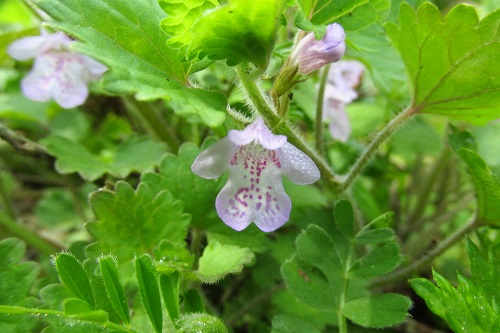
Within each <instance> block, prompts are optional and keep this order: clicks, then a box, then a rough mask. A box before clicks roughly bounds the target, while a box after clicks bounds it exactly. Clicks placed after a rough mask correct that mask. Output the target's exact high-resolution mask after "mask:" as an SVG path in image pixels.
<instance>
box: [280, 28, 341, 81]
mask: <svg viewBox="0 0 500 333" xmlns="http://www.w3.org/2000/svg"><path fill="white" fill-rule="evenodd" d="M345 37H346V36H345V32H344V29H343V28H342V27H341V26H340V25H339V24H337V23H333V24H330V25H329V26H328V27H327V30H326V34H325V36H323V38H322V39H321V40H319V41H318V40H316V39H315V38H314V34H313V33H312V32H311V33H309V34H308V35H307V36H306V37H304V38H303V39H302V40H301V41H300V42H299V43H298V44H297V47H296V49H295V50H294V51H293V52H292V54H291V56H290V59H291V61H292V63H295V64H298V65H299V69H298V73H299V74H309V73H311V72H313V71H315V70H317V69H318V68H321V67H323V66H325V65H327V64H329V63H332V62H335V61H339V60H340V58H342V56H343V55H344V53H345V48H346V45H345Z"/></svg>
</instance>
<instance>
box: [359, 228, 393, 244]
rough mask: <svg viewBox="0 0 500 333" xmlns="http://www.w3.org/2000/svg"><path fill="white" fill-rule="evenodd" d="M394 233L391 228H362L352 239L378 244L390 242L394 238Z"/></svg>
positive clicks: (360, 242)
mask: <svg viewBox="0 0 500 333" xmlns="http://www.w3.org/2000/svg"><path fill="white" fill-rule="evenodd" d="M395 237H396V235H395V234H394V230H392V229H391V228H379V229H373V230H362V231H361V232H359V233H358V234H357V235H356V238H355V239H354V240H355V242H356V243H359V244H379V243H385V242H390V241H393V240H394V239H395Z"/></svg>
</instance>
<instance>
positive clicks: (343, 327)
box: [337, 247, 352, 333]
mask: <svg viewBox="0 0 500 333" xmlns="http://www.w3.org/2000/svg"><path fill="white" fill-rule="evenodd" d="M351 249H352V247H349V251H348V253H347V257H346V262H345V265H344V272H343V274H344V276H343V277H344V281H343V282H342V285H341V287H340V288H341V289H340V296H339V309H338V312H337V320H338V326H339V333H347V320H346V318H345V316H344V315H343V314H342V309H343V308H344V304H345V300H346V298H347V287H348V285H349V268H350V266H351V257H352V253H351Z"/></svg>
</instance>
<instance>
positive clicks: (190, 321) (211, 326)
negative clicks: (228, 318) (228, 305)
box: [175, 313, 227, 333]
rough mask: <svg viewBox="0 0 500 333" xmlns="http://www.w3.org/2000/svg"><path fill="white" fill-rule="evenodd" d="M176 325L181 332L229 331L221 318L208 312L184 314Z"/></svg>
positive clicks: (215, 332)
mask: <svg viewBox="0 0 500 333" xmlns="http://www.w3.org/2000/svg"><path fill="white" fill-rule="evenodd" d="M175 326H176V327H177V332H179V333H198V332H203V333H227V329H226V326H224V324H223V323H222V321H221V320H220V319H219V318H217V317H214V316H211V315H208V314H206V313H188V314H183V315H181V317H180V318H179V320H177V322H176V325H175Z"/></svg>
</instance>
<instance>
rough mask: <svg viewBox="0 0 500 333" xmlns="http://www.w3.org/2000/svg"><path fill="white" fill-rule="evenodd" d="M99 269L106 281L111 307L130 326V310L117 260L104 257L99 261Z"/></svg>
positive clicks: (105, 285)
mask: <svg viewBox="0 0 500 333" xmlns="http://www.w3.org/2000/svg"><path fill="white" fill-rule="evenodd" d="M98 260H99V268H100V271H101V276H102V279H103V281H104V287H105V288H106V293H107V295H108V298H109V300H110V302H111V306H112V307H113V309H114V310H115V311H116V313H117V314H118V316H119V317H120V319H121V320H122V321H123V322H124V323H126V324H128V323H129V322H130V315H129V309H128V304H127V298H126V296H125V291H124V290H123V286H122V284H121V283H120V278H119V275H118V268H117V264H116V260H115V259H114V258H113V257H112V256H109V255H108V256H103V257H100V258H99V259H98Z"/></svg>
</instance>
